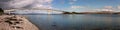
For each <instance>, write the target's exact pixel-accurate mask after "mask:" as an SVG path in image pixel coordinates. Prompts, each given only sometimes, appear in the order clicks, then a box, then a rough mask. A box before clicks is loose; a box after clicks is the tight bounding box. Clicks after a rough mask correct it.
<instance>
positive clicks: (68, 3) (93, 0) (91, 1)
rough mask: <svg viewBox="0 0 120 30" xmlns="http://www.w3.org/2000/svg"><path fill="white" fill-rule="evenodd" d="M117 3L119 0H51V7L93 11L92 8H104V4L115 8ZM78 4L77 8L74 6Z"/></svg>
mask: <svg viewBox="0 0 120 30" xmlns="http://www.w3.org/2000/svg"><path fill="white" fill-rule="evenodd" d="M119 5H120V0H53V2H52V7H53V8H56V9H63V10H65V11H94V10H93V9H101V8H103V9H104V7H105V6H107V7H108V9H111V8H112V9H117V7H118V6H119ZM78 6H79V8H75V7H78ZM71 7H73V8H75V9H73V8H71ZM109 7H111V8H109ZM66 9H67V10H66ZM88 9H89V10H88Z"/></svg>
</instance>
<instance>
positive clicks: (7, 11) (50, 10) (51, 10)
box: [4, 8, 66, 13]
mask: <svg viewBox="0 0 120 30" xmlns="http://www.w3.org/2000/svg"><path fill="white" fill-rule="evenodd" d="M17 10H29V11H34V10H45V11H47V12H48V13H50V12H61V13H64V12H66V11H61V10H54V9H37V8H32V9H10V10H4V12H5V13H11V12H14V11H17Z"/></svg>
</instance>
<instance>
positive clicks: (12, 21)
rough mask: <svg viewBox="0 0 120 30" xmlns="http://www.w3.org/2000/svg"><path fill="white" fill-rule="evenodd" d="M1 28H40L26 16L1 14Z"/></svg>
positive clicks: (32, 29)
mask: <svg viewBox="0 0 120 30" xmlns="http://www.w3.org/2000/svg"><path fill="white" fill-rule="evenodd" d="M0 30H39V29H38V27H36V26H35V25H34V24H32V23H31V22H30V21H29V20H28V19H26V18H25V17H24V16H19V15H0Z"/></svg>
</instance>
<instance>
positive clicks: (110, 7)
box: [104, 6, 113, 9]
mask: <svg viewBox="0 0 120 30" xmlns="http://www.w3.org/2000/svg"><path fill="white" fill-rule="evenodd" d="M104 8H105V9H112V8H113V7H112V6H105V7H104Z"/></svg>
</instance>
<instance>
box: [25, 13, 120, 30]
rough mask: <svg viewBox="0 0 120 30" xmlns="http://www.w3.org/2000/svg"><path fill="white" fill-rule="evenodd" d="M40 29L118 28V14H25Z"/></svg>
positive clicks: (119, 22) (115, 29) (88, 29)
mask: <svg viewBox="0 0 120 30" xmlns="http://www.w3.org/2000/svg"><path fill="white" fill-rule="evenodd" d="M25 16H27V17H28V19H29V20H30V21H31V22H32V23H34V24H35V25H37V26H38V27H39V28H40V29H41V30H120V15H104V14H102V15H100V14H94V15H87V14H81V15H75V14H74V15H25Z"/></svg>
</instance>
